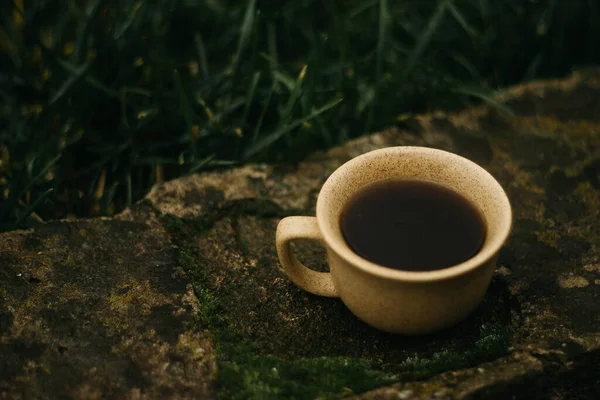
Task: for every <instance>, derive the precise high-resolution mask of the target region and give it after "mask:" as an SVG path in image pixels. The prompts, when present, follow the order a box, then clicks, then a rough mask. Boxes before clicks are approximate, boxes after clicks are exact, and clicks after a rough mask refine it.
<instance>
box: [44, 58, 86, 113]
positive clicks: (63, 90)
mask: <svg viewBox="0 0 600 400" xmlns="http://www.w3.org/2000/svg"><path fill="white" fill-rule="evenodd" d="M91 66H92V61H91V60H90V61H88V62H86V63H85V64H83V65H82V66H81V67H79V68H77V70H76V71H74V73H73V75H72V76H71V77H70V78H69V79H67V81H66V82H65V83H63V85H62V86H61V87H60V88H59V89H58V90H57V92H56V93H55V94H54V96H52V99H50V103H48V105H49V106H52V105H54V104H56V103H57V102H58V101H59V100H60V99H62V98H63V97H64V96H65V95H66V94H67V93H69V91H70V90H71V89H72V88H73V86H75V85H76V84H77V82H79V81H80V80H81V79H82V78H84V77H85V75H86V74H87V73H88V71H89V70H90V67H91Z"/></svg>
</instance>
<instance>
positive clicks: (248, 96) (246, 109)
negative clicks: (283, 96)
mask: <svg viewBox="0 0 600 400" xmlns="http://www.w3.org/2000/svg"><path fill="white" fill-rule="evenodd" d="M259 80H260V71H259V72H255V73H254V76H253V77H252V83H251V84H250V88H249V89H248V93H247V94H246V106H245V107H244V114H242V120H241V122H240V125H241V126H244V124H245V123H246V119H247V118H248V112H249V111H250V105H251V104H252V100H254V93H255V92H256V87H257V86H258V81H259Z"/></svg>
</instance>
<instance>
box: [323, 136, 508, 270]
mask: <svg viewBox="0 0 600 400" xmlns="http://www.w3.org/2000/svg"><path fill="white" fill-rule="evenodd" d="M390 178H407V179H421V180H426V181H431V182H435V183H438V184H441V185H444V186H446V187H448V188H450V189H452V190H454V191H455V192H457V193H459V194H460V195H461V196H463V197H465V198H466V199H467V200H469V201H470V202H471V203H472V204H473V205H475V206H476V207H477V208H478V210H479V211H480V213H481V215H482V217H483V219H484V222H485V226H486V236H485V239H484V243H483V245H482V247H481V249H480V251H479V252H478V253H477V254H476V255H475V256H473V257H472V258H470V259H469V260H467V261H465V262H463V263H461V264H458V265H455V266H452V267H448V268H444V269H441V270H435V271H419V272H413V271H400V270H395V269H391V268H386V267H382V266H380V265H377V264H374V263H372V262H370V261H368V260H366V259H364V258H362V257H360V256H359V255H358V254H356V253H354V252H353V251H352V250H351V249H350V247H349V246H348V245H347V243H346V241H345V240H344V237H343V235H342V232H341V227H340V218H341V214H342V211H343V209H344V207H345V205H346V204H347V202H348V200H349V199H351V198H352V197H353V196H354V195H355V194H356V193H357V192H358V191H360V190H361V189H362V188H363V187H365V186H367V185H369V184H371V183H373V182H377V181H380V180H382V179H390ZM317 219H318V221H319V227H320V228H321V231H322V234H323V236H324V238H325V241H326V242H327V244H328V245H329V247H330V248H331V249H332V250H333V251H335V252H336V253H337V254H338V255H339V256H340V257H342V258H344V259H345V260H346V261H348V262H349V263H351V264H352V265H355V266H357V267H359V268H362V269H365V270H366V271H368V272H371V273H375V274H380V275H382V274H383V275H385V276H386V277H389V278H399V279H411V280H422V279H425V280H427V279H431V278H434V277H435V278H443V277H450V276H454V275H456V274H460V273H464V272H466V271H468V270H470V269H472V268H475V267H477V266H478V265H481V264H482V263H484V262H485V261H487V260H489V259H490V258H491V257H493V256H494V255H495V254H496V253H497V252H498V250H499V249H500V247H501V246H502V244H503V243H504V241H505V240H506V238H507V237H508V234H509V232H510V228H511V222H512V213H511V207H510V203H509V200H508V198H507V196H506V193H505V192H504V190H503V189H502V187H501V186H500V184H499V183H498V182H497V181H496V180H495V179H494V178H493V177H492V176H491V175H490V174H489V173H488V172H487V171H486V170H485V169H483V168H482V167H480V166H479V165H477V164H475V163H474V162H472V161H470V160H468V159H466V158H464V157H461V156H458V155H456V154H453V153H449V152H446V151H443V150H437V149H432V148H426V147H412V146H401V147H389V148H385V149H380V150H375V151H371V152H369V153H366V154H363V155H361V156H359V157H356V158H354V159H352V160H350V161H348V162H347V163H345V164H344V165H342V166H341V167H340V168H338V169H337V170H336V171H335V172H334V173H333V174H332V175H331V176H330V177H329V179H328V180H327V181H326V182H325V184H324V185H323V188H322V189H321V192H320V193H319V198H318V200H317Z"/></svg>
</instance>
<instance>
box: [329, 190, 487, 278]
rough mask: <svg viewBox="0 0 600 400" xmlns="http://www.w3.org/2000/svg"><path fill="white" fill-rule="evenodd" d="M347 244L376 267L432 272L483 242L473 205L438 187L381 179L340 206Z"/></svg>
mask: <svg viewBox="0 0 600 400" xmlns="http://www.w3.org/2000/svg"><path fill="white" fill-rule="evenodd" d="M340 224H341V230H342V233H343V235H344V239H345V240H346V242H347V243H348V246H349V247H350V248H351V249H352V250H353V251H354V252H355V253H356V254H358V255H359V256H361V257H363V258H365V259H367V260H369V261H371V262H373V263H376V264H378V265H381V266H384V267H388V268H394V269H400V270H405V271H433V270H437V269H442V268H448V267H451V266H453V265H457V264H460V263H461V262H463V261H466V260H468V259H469V258H471V257H473V256H474V255H475V254H477V252H479V250H480V249H481V246H482V244H483V241H484V239H485V223H484V221H483V217H482V216H481V213H480V211H479V210H478V209H477V206H475V205H474V204H472V203H471V202H470V201H469V200H467V199H466V198H464V197H463V196H461V195H460V194H458V193H456V192H455V191H454V190H452V189H450V188H447V187H445V186H442V185H440V184H437V183H434V182H430V181H424V180H417V179H384V180H380V181H377V182H374V183H371V184H369V185H367V186H366V187H364V188H363V189H361V190H360V191H359V192H358V193H356V194H355V195H354V196H353V197H352V198H351V199H350V200H349V201H348V204H347V205H346V206H345V207H344V210H343V211H342V215H341V221H340Z"/></svg>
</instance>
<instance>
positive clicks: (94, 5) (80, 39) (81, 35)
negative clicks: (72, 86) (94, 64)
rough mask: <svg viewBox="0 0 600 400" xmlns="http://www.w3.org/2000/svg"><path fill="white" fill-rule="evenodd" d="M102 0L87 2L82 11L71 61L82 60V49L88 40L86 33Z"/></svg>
mask: <svg viewBox="0 0 600 400" xmlns="http://www.w3.org/2000/svg"><path fill="white" fill-rule="evenodd" d="M100 3H102V0H91V1H89V2H88V4H87V6H86V7H85V11H84V18H83V21H82V22H81V25H80V26H79V29H78V32H77V40H76V41H75V46H74V49H73V61H74V62H75V63H76V64H79V63H81V62H82V61H83V54H84V49H85V46H86V44H87V41H88V33H89V31H90V22H91V21H92V19H93V18H94V17H95V15H96V12H97V11H98V9H99V8H100Z"/></svg>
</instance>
